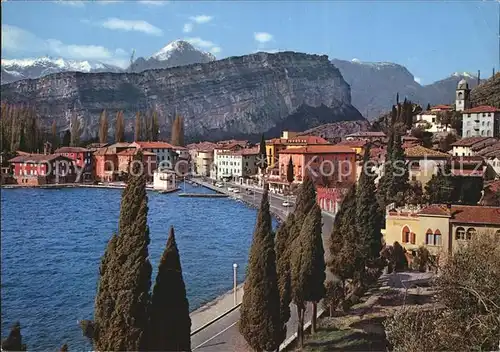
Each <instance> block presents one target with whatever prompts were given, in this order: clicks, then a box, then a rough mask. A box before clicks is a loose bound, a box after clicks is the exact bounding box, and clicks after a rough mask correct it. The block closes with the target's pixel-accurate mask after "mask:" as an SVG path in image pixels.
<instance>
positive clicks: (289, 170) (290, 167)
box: [286, 156, 294, 184]
mask: <svg viewBox="0 0 500 352" xmlns="http://www.w3.org/2000/svg"><path fill="white" fill-rule="evenodd" d="M293 179H294V177H293V161H292V157H291V156H290V159H289V160H288V166H287V168H286V180H287V182H288V183H290V184H291V183H292V182H293Z"/></svg>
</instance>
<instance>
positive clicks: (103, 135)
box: [99, 109, 109, 144]
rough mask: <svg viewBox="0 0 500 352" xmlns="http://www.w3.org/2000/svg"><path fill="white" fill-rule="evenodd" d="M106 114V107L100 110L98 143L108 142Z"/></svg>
mask: <svg viewBox="0 0 500 352" xmlns="http://www.w3.org/2000/svg"><path fill="white" fill-rule="evenodd" d="M108 127H109V126H108V114H107V112H106V109H104V110H103V111H102V112H101V117H100V118H99V143H103V144H104V143H107V142H108Z"/></svg>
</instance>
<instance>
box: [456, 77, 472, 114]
mask: <svg viewBox="0 0 500 352" xmlns="http://www.w3.org/2000/svg"><path fill="white" fill-rule="evenodd" d="M469 108H470V89H469V84H468V83H467V81H466V80H465V79H463V78H462V79H461V80H460V82H458V86H457V91H456V95H455V110H456V111H464V110H467V109H469Z"/></svg>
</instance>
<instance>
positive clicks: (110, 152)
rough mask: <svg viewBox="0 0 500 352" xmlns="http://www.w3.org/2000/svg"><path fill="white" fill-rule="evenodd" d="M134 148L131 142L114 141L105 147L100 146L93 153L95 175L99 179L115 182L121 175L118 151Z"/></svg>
mask: <svg viewBox="0 0 500 352" xmlns="http://www.w3.org/2000/svg"><path fill="white" fill-rule="evenodd" d="M129 148H133V147H131V146H130V143H126V142H122V143H114V144H111V145H108V146H106V147H103V148H99V149H98V150H97V151H95V152H94V153H93V159H94V160H93V164H94V165H95V168H94V170H95V171H94V177H95V179H96V180H98V181H102V182H113V181H117V180H118V179H119V177H120V172H119V170H118V165H119V164H118V155H117V154H118V153H120V152H122V151H124V150H127V149H129Z"/></svg>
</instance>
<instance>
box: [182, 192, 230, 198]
mask: <svg viewBox="0 0 500 352" xmlns="http://www.w3.org/2000/svg"><path fill="white" fill-rule="evenodd" d="M179 197H193V198H194V197H197V198H227V197H229V195H227V194H222V193H215V194H209V193H179Z"/></svg>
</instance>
